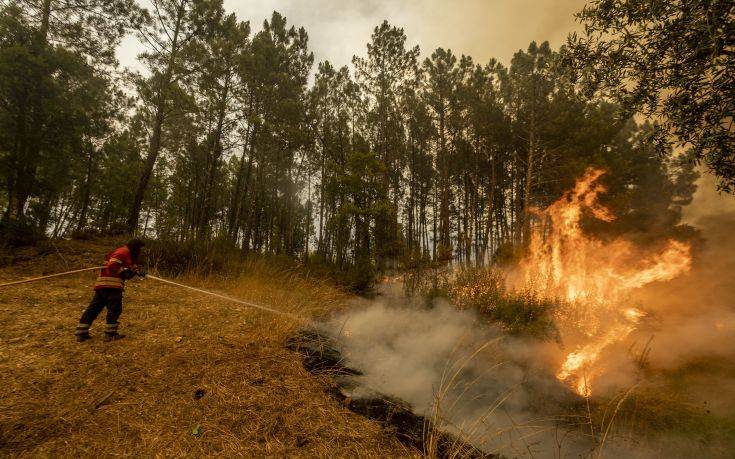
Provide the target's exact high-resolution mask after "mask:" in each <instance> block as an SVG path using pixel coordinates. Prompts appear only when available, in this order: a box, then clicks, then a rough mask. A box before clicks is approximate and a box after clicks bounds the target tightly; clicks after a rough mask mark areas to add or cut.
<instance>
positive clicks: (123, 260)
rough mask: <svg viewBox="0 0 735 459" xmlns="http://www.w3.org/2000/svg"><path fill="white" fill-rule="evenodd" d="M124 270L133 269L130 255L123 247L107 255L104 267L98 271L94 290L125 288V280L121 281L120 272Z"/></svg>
mask: <svg viewBox="0 0 735 459" xmlns="http://www.w3.org/2000/svg"><path fill="white" fill-rule="evenodd" d="M124 268H128V269H133V258H132V256H131V255H130V249H129V248H128V246H126V245H124V246H122V247H118V248H117V249H115V250H114V251H113V252H111V253H108V254H107V256H106V257H105V267H104V268H102V270H101V271H100V275H99V277H98V278H97V282H96V283H95V284H94V289H95V290H99V289H102V288H116V289H120V290H122V289H124V288H125V279H123V277H122V275H121V273H120V271H122V270H123V269H124Z"/></svg>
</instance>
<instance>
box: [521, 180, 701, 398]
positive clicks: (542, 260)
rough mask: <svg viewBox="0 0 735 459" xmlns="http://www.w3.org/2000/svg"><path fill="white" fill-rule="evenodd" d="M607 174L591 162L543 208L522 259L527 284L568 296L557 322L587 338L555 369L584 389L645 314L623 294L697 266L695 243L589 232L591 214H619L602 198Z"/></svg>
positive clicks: (549, 293) (576, 387)
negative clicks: (657, 243) (638, 240)
mask: <svg viewBox="0 0 735 459" xmlns="http://www.w3.org/2000/svg"><path fill="white" fill-rule="evenodd" d="M603 174H604V171H602V170H599V169H588V170H587V171H586V173H585V174H584V176H583V177H582V178H581V179H579V180H578V181H577V183H576V185H575V186H574V188H573V189H572V190H569V191H567V192H566V193H565V194H564V195H563V196H562V198H561V199H559V200H558V201H557V202H555V203H554V204H552V205H551V206H549V207H548V208H547V209H545V210H544V211H541V212H537V216H538V217H539V220H540V223H539V224H538V225H536V227H535V228H534V230H533V232H532V234H531V241H530V247H529V252H528V255H527V256H526V257H525V258H524V259H523V260H522V262H521V263H520V274H521V281H522V282H523V288H530V289H532V290H534V291H535V292H536V293H537V294H539V295H542V296H545V297H549V298H556V299H559V300H561V304H562V306H561V308H560V310H559V311H558V313H557V318H556V319H557V325H559V326H560V329H561V330H565V329H566V330H568V329H570V328H573V329H575V330H576V331H577V332H580V331H581V333H578V334H580V335H581V336H582V337H583V338H582V339H581V340H579V339H578V340H577V341H580V342H579V343H578V344H577V346H576V348H575V349H574V350H573V351H572V352H570V353H569V354H568V355H567V356H566V359H565V361H564V363H563V364H562V367H561V369H560V370H559V371H558V372H557V375H556V376H557V378H559V379H560V380H562V381H565V382H566V383H568V384H569V385H570V386H571V387H572V388H573V389H574V390H576V391H577V393H579V394H580V395H583V396H589V395H590V394H591V387H592V382H593V381H594V379H595V378H596V377H597V376H599V375H600V373H601V372H602V371H603V370H604V365H603V363H601V362H600V355H601V353H602V352H603V350H604V349H605V348H606V347H608V346H610V345H611V344H613V343H615V342H619V341H621V340H623V339H625V338H626V337H627V336H628V335H629V334H630V333H631V332H632V331H633V330H635V328H636V326H637V324H638V322H639V320H640V319H641V317H642V316H643V312H641V311H639V310H637V309H635V308H631V307H626V306H624V305H623V300H624V298H626V296H627V295H628V294H629V293H630V292H631V290H633V289H636V288H639V287H642V286H644V285H646V284H648V283H651V282H654V281H665V280H670V279H673V278H674V277H676V276H678V275H679V274H681V273H683V272H685V271H688V270H689V268H690V266H691V253H690V246H689V245H688V244H685V243H682V242H679V241H676V240H673V239H672V240H669V241H667V242H666V245H665V246H664V247H663V249H661V250H658V251H643V250H641V249H639V248H637V247H636V246H635V245H634V244H633V243H631V242H630V241H627V240H624V239H615V240H612V241H602V240H599V239H596V238H592V237H589V236H587V235H586V234H584V232H583V231H582V227H581V219H582V216H583V215H584V214H588V215H591V216H593V217H594V218H596V219H599V220H603V221H608V222H609V221H612V220H614V219H615V216H614V215H613V214H612V213H611V212H610V210H609V209H607V208H606V207H604V206H603V205H601V204H600V203H599V201H598V197H599V195H600V194H602V193H604V192H605V191H606V189H605V187H604V186H603V185H601V184H600V183H599V179H600V177H601V176H602V175H603ZM562 338H564V337H562Z"/></svg>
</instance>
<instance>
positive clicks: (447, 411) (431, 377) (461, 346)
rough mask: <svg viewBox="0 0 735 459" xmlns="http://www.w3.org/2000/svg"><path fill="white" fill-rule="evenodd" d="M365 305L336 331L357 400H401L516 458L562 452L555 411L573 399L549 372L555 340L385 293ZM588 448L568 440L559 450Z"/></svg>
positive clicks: (332, 330) (481, 444)
mask: <svg viewBox="0 0 735 459" xmlns="http://www.w3.org/2000/svg"><path fill="white" fill-rule="evenodd" d="M361 303H362V304H356V305H354V307H353V308H351V309H350V312H349V313H347V314H345V315H344V316H341V317H338V318H335V319H334V320H333V321H332V322H331V323H330V324H329V331H330V333H331V334H332V335H333V336H335V337H337V341H338V343H339V345H340V348H341V349H340V350H341V351H342V353H343V356H344V357H345V359H346V360H347V363H348V364H349V365H351V366H353V367H355V368H357V369H360V370H361V371H363V372H364V375H363V376H361V377H359V378H358V382H359V384H360V385H359V386H358V387H357V388H356V389H355V390H354V392H353V393H352V394H351V396H352V397H353V398H361V397H371V396H374V395H375V394H376V393H381V394H387V395H390V396H392V397H397V398H400V399H402V400H404V401H406V402H408V403H410V404H411V405H412V407H413V408H414V410H415V411H416V412H417V413H419V414H422V415H425V416H427V417H428V418H430V419H433V420H435V421H437V420H438V421H439V422H438V423H437V424H438V425H441V426H442V428H444V429H446V430H450V431H453V432H456V433H459V434H460V436H461V437H463V438H464V439H465V440H467V441H470V442H471V443H473V444H475V445H477V446H479V447H481V448H483V449H485V450H487V451H493V452H496V453H497V452H502V453H504V454H506V455H509V456H510V457H513V456H529V455H531V454H532V455H538V454H541V455H544V454H545V452H548V451H551V450H552V449H554V448H557V449H558V448H559V446H558V445H555V444H554V441H553V439H554V437H553V436H552V435H550V432H551V430H550V429H553V428H554V427H555V422H550V420H549V419H548V411H549V410H548V408H549V407H550V406H554V407H557V406H559V405H560V404H563V403H570V402H574V400H575V397H574V396H572V395H571V394H570V392H569V391H568V389H567V388H565V387H564V386H562V385H561V384H560V383H559V382H558V381H557V380H556V379H555V378H554V376H553V373H552V372H550V369H552V368H554V363H552V362H556V363H558V360H559V353H558V351H557V350H556V345H555V344H554V343H545V342H541V341H533V342H530V341H522V340H518V339H513V338H510V337H508V336H506V335H504V334H503V333H502V332H501V331H500V330H499V329H498V328H496V327H494V326H491V325H489V324H483V323H481V322H480V321H479V320H478V318H477V316H476V315H475V314H473V313H471V312H469V311H457V310H456V309H454V308H453V307H452V306H451V305H449V304H447V303H446V302H443V301H438V302H434V303H433V304H432V305H430V306H428V307H427V306H425V305H420V304H416V303H411V302H409V301H407V300H405V299H403V298H400V297H399V296H397V295H391V294H387V295H383V296H382V297H381V299H380V300H378V301H372V302H366V301H364V300H363V301H362V302H361ZM552 421H554V420H552ZM562 430H564V429H562ZM566 430H569V431H571V430H574V429H573V428H572V427H569V428H567V429H566ZM585 443H586V442H585V441H582V439H581V438H576V437H575V436H574V435H568V434H567V436H566V440H565V441H564V442H563V444H562V445H561V449H563V450H566V449H570V450H571V449H574V450H579V449H580V447H581V446H580V445H583V444H585Z"/></svg>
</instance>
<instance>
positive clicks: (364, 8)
mask: <svg viewBox="0 0 735 459" xmlns="http://www.w3.org/2000/svg"><path fill="white" fill-rule="evenodd" d="M141 3H144V2H143V1H141ZM224 3H225V8H226V9H227V10H228V11H234V12H235V13H236V14H237V16H238V18H240V19H241V20H250V23H251V25H252V28H253V30H255V31H257V30H260V29H261V25H262V23H263V20H264V19H266V18H269V17H270V15H271V13H272V12H273V10H277V11H279V12H280V13H281V14H283V15H284V16H286V19H287V20H288V23H289V24H292V25H296V26H297V27H298V26H304V27H305V28H306V30H307V32H308V33H309V45H310V46H309V47H310V48H311V50H312V51H313V52H314V57H315V61H316V62H319V61H323V60H329V61H331V62H332V63H333V64H334V65H335V66H342V65H345V64H349V63H350V62H351V60H352V56H353V55H354V54H360V55H362V54H364V53H365V50H366V48H365V46H366V43H367V42H368V41H369V39H370V34H371V33H372V30H373V28H374V27H375V26H376V25H378V24H380V23H381V22H382V21H383V20H384V19H387V20H388V21H389V22H390V23H391V24H393V25H396V26H400V27H403V28H404V29H405V31H406V35H407V36H408V41H409V44H410V45H416V44H417V45H419V46H421V52H422V55H423V56H427V55H429V54H431V52H432V51H433V50H434V49H436V48H437V47H439V46H442V47H444V48H450V49H451V50H452V51H454V52H455V54H458V55H459V54H468V55H470V56H472V57H473V58H475V60H476V61H479V62H483V63H484V62H486V61H487V60H488V59H490V58H491V57H495V58H497V59H499V60H500V61H501V62H503V63H504V64H509V63H510V59H511V57H512V56H513V53H514V52H516V51H517V50H518V49H521V48H523V49H525V48H526V47H527V46H528V44H529V43H530V42H531V41H532V40H536V41H539V42H540V41H543V40H549V42H551V44H552V46H553V47H558V46H559V45H561V44H562V43H563V42H564V39H565V38H566V36H567V34H568V33H569V32H570V31H572V30H579V29H580V27H579V25H578V24H577V23H576V22H575V20H574V18H573V14H574V13H575V12H577V11H579V10H581V9H582V6H583V5H584V4H585V0H224ZM140 51H141V47H140V44H138V43H137V42H136V40H135V39H133V38H128V39H126V40H125V41H124V42H123V44H122V46H121V47H120V50H119V58H120V61H121V62H122V64H123V65H126V66H132V67H134V68H137V66H136V64H135V61H136V59H135V57H136V56H137V54H138V53H140Z"/></svg>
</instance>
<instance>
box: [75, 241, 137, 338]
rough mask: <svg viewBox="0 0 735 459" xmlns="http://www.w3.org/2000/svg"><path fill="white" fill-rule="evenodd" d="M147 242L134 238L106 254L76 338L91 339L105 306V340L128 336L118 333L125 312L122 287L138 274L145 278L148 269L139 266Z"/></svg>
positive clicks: (80, 321) (80, 320)
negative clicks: (123, 311) (94, 325)
mask: <svg viewBox="0 0 735 459" xmlns="http://www.w3.org/2000/svg"><path fill="white" fill-rule="evenodd" d="M144 245H145V244H144V243H143V241H141V240H140V239H137V238H136V239H131V240H130V241H129V242H128V243H127V244H125V245H124V246H122V247H119V248H117V249H115V250H114V251H113V252H111V253H109V254H107V256H106V257H105V267H104V268H102V271H100V275H99V277H98V278H97V282H96V283H95V285H94V297H93V298H92V301H91V302H90V303H89V306H87V309H85V310H84V313H83V314H82V317H81V318H80V319H79V325H77V329H76V332H75V335H76V337H77V341H79V342H83V341H86V340H88V339H89V338H90V336H89V327H91V326H92V322H94V319H96V318H97V316H98V315H99V313H100V312H102V310H103V309H104V308H107V320H106V322H107V325H106V327H105V341H115V340H118V339H120V338H123V337H124V336H125V335H121V334H119V333H118V332H117V327H118V322H117V321H118V319H119V318H120V314H121V313H122V296H123V289H124V288H125V281H126V280H130V279H132V278H133V277H135V276H140V277H145V272H143V271H142V270H141V269H140V267H139V266H138V263H140V252H141V249H142V248H143V246H144Z"/></svg>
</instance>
